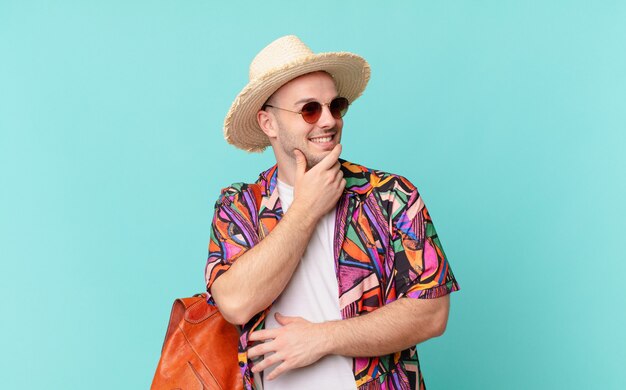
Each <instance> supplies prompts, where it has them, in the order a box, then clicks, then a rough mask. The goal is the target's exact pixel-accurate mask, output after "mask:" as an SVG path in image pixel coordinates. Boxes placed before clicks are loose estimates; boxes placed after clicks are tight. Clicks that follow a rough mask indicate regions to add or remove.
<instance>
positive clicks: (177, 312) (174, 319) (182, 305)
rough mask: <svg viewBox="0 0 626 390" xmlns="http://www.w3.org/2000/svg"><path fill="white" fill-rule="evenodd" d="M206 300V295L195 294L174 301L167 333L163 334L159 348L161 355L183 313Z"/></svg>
mask: <svg viewBox="0 0 626 390" xmlns="http://www.w3.org/2000/svg"><path fill="white" fill-rule="evenodd" d="M201 300H206V293H202V294H195V295H194V296H193V297H190V298H178V299H176V300H175V301H174V304H173V305H172V312H171V313H170V322H169V324H168V325H167V332H165V340H163V346H162V347H161V353H163V349H164V348H165V343H167V340H169V338H170V337H171V336H172V334H173V333H174V332H175V331H176V328H177V327H178V324H180V321H181V320H182V319H183V317H184V316H185V311H186V310H187V309H188V308H189V307H190V306H191V305H193V304H194V303H196V302H198V301H201Z"/></svg>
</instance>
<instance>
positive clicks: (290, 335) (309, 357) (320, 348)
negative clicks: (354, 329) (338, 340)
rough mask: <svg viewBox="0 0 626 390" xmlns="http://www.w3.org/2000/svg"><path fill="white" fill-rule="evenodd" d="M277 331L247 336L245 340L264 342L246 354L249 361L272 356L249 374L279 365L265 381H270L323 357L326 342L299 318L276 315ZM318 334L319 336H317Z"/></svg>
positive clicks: (262, 331)
mask: <svg viewBox="0 0 626 390" xmlns="http://www.w3.org/2000/svg"><path fill="white" fill-rule="evenodd" d="M275 317H276V321H278V323H279V324H280V325H282V326H281V327H280V328H276V329H263V330H259V331H256V332H252V333H250V336H249V338H248V340H250V341H265V342H262V343H260V344H259V345H256V346H254V347H252V348H250V349H249V350H248V359H250V360H252V359H253V358H256V357H263V356H265V355H266V354H268V353H272V352H273V353H272V355H270V356H268V357H267V358H265V359H263V360H261V361H260V362H258V363H256V364H255V365H254V367H253V368H252V372H261V371H263V370H266V369H267V368H268V367H271V366H273V365H275V364H277V363H280V364H279V365H278V366H276V368H274V370H273V371H272V372H271V373H270V374H269V375H268V376H267V377H266V378H267V380H272V379H275V378H277V377H278V376H280V375H282V374H284V373H285V372H287V371H289V370H293V369H294V368H300V367H305V366H308V365H310V364H313V363H315V362H316V361H318V360H319V359H321V358H322V357H324V356H325V355H326V351H327V350H328V348H327V346H326V345H325V344H327V341H326V340H325V337H324V335H323V334H321V333H320V330H321V328H320V327H319V326H318V325H319V324H316V323H313V322H309V321H307V320H305V319H304V318H301V317H287V316H283V315H281V314H279V313H276V315H275ZM318 333H319V334H318Z"/></svg>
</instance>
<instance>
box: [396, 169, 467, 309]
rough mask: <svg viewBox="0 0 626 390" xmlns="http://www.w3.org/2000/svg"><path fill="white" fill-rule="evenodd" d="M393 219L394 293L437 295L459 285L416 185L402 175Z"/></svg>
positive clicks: (408, 295)
mask: <svg viewBox="0 0 626 390" xmlns="http://www.w3.org/2000/svg"><path fill="white" fill-rule="evenodd" d="M400 183H401V185H399V186H397V190H396V196H395V197H394V202H393V203H394V205H393V209H394V210H397V212H396V213H395V214H394V215H395V217H394V218H393V220H392V240H393V250H394V276H393V278H394V284H395V287H396V296H397V297H398V298H399V297H402V296H406V297H410V298H438V297H441V296H444V295H446V294H449V293H451V292H453V291H457V290H458V289H459V286H458V284H457V282H456V279H455V278H454V274H453V273H452V270H451V268H450V264H449V263H448V259H447V257H446V255H445V253H444V251H443V248H442V246H441V242H440V240H439V237H438V235H437V231H436V230H435V226H434V225H433V221H432V220H431V218H430V215H429V214H428V209H427V208H426V205H425V204H424V202H423V200H422V197H421V196H420V194H419V192H418V191H417V189H416V188H415V187H414V186H413V185H412V184H410V183H409V182H408V180H406V179H403V178H401V180H400Z"/></svg>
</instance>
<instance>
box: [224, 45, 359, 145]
mask: <svg viewBox="0 0 626 390" xmlns="http://www.w3.org/2000/svg"><path fill="white" fill-rule="evenodd" d="M320 70H323V71H326V72H328V73H329V74H330V75H331V76H332V77H333V78H334V79H335V83H336V85H337V93H338V94H339V96H343V97H345V98H347V99H348V101H349V102H350V103H352V102H353V101H354V100H356V98H358V97H359V96H360V95H361V94H362V93H363V91H364V90H365V86H366V85H367V82H368V80H369V78H370V67H369V65H368V63H367V61H365V59H363V58H362V57H360V56H358V55H356V54H352V53H346V52H336V53H319V54H315V53H313V52H312V51H311V49H309V48H308V47H307V46H306V45H305V44H304V43H303V42H302V41H301V40H300V39H299V38H298V37H296V36H295V35H288V36H284V37H282V38H279V39H277V40H275V41H274V42H272V43H270V44H269V45H268V46H266V47H265V48H264V49H263V50H261V51H260V52H259V54H257V56H256V57H254V59H253V60H252V63H251V64H250V75H249V77H250V81H249V82H248V85H246V86H245V87H244V88H243V90H242V91H241V92H240V93H239V95H237V97H236V98H235V101H234V102H233V104H232V105H231V107H230V110H229V111H228V114H227V115H226V119H225V120H224V138H226V141H228V143H230V144H232V145H234V146H236V147H238V148H240V149H243V150H247V151H249V152H261V151H263V150H264V149H265V148H266V147H267V146H269V145H270V142H269V138H267V136H266V135H265V133H263V131H262V130H261V128H260V127H259V124H258V122H257V119H256V115H257V112H258V111H259V110H260V109H261V107H262V106H263V104H264V103H265V102H266V101H267V99H268V98H269V97H270V96H271V95H272V94H273V93H274V92H276V90H277V89H278V88H280V87H281V86H283V85H284V84H286V83H287V82H288V81H290V80H293V79H294V78H296V77H298V76H302V75H304V74H307V73H311V72H316V71H320Z"/></svg>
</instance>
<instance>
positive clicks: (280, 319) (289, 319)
mask: <svg viewBox="0 0 626 390" xmlns="http://www.w3.org/2000/svg"><path fill="white" fill-rule="evenodd" d="M274 318H276V321H278V323H279V324H281V325H283V326H285V325H288V324H291V323H292V322H297V321H305V319H304V318H302V317H288V316H284V315H282V314H280V313H278V312H276V314H274Z"/></svg>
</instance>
